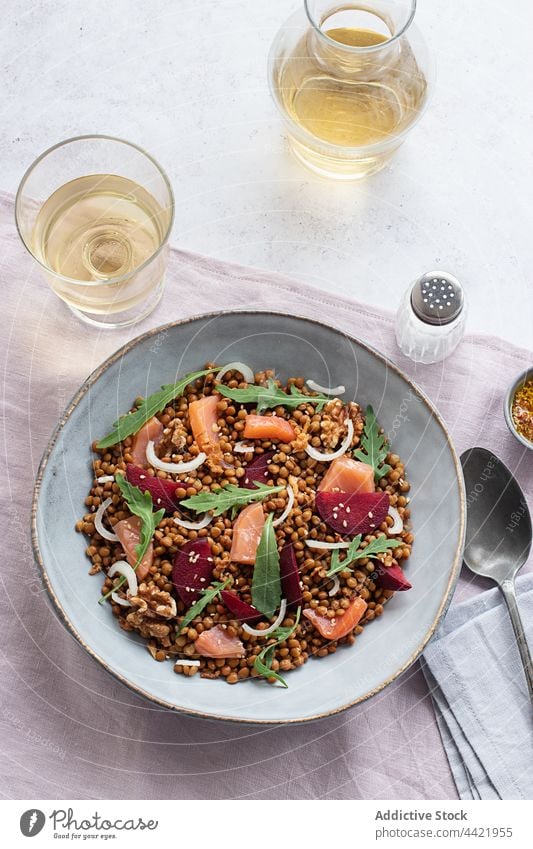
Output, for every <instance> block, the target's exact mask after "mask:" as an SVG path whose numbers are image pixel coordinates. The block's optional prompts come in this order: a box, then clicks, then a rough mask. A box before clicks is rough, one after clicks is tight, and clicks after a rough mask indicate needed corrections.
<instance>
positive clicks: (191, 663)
mask: <svg viewBox="0 0 533 849" xmlns="http://www.w3.org/2000/svg"><path fill="white" fill-rule="evenodd" d="M174 666H200V661H199V660H185V658H178V659H177V660H175V661H174Z"/></svg>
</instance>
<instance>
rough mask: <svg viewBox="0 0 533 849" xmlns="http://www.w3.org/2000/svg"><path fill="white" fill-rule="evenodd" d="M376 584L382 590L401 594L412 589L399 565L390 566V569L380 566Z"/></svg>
mask: <svg viewBox="0 0 533 849" xmlns="http://www.w3.org/2000/svg"><path fill="white" fill-rule="evenodd" d="M375 583H376V585H377V586H378V587H381V589H382V590H394V592H399V593H401V592H404V591H405V590H410V589H412V585H411V584H410V583H409V581H408V580H407V578H406V577H405V575H404V573H403V572H402V570H401V569H400V567H399V566H398V564H397V563H396V564H394V565H392V566H389V568H388V569H385V567H384V566H382V565H380V567H379V569H378V570H377V572H376V579H375Z"/></svg>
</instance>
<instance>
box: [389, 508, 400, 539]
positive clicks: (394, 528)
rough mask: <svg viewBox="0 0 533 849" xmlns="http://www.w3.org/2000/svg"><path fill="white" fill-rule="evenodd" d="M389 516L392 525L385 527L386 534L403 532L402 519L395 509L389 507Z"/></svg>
mask: <svg viewBox="0 0 533 849" xmlns="http://www.w3.org/2000/svg"><path fill="white" fill-rule="evenodd" d="M389 516H391V517H392V519H393V520H394V524H393V525H391V526H390V528H389V527H387V533H388V534H401V532H402V531H403V519H402V517H401V516H400V514H399V513H398V511H397V509H396V507H389Z"/></svg>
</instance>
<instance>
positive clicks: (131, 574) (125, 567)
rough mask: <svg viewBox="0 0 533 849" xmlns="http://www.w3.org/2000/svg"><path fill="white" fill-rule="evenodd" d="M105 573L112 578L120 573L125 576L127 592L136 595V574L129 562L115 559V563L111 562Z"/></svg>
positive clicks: (137, 586)
mask: <svg viewBox="0 0 533 849" xmlns="http://www.w3.org/2000/svg"><path fill="white" fill-rule="evenodd" d="M107 574H108V576H109V577H110V578H114V577H115V575H122V576H123V577H124V578H126V581H127V582H128V593H129V594H130V595H137V590H138V588H139V585H138V584H137V575H136V574H135V570H134V569H133V567H132V566H130V564H129V563H126V561H125V560H117V562H116V563H113V565H112V566H110V567H109V569H108V570H107Z"/></svg>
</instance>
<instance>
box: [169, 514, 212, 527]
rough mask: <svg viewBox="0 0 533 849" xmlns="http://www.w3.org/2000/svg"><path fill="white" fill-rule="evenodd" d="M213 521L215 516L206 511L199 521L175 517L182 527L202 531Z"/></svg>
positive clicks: (175, 520)
mask: <svg viewBox="0 0 533 849" xmlns="http://www.w3.org/2000/svg"><path fill="white" fill-rule="evenodd" d="M212 521H213V517H212V516H210V515H209V513H204V515H203V516H202V518H201V519H200V521H199V522H189V521H188V520H187V519H182V518H179V519H174V522H175V523H176V525H179V527H180V528H185V530H187V531H201V530H202V528H207V526H208V525H210V524H211V522H212Z"/></svg>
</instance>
